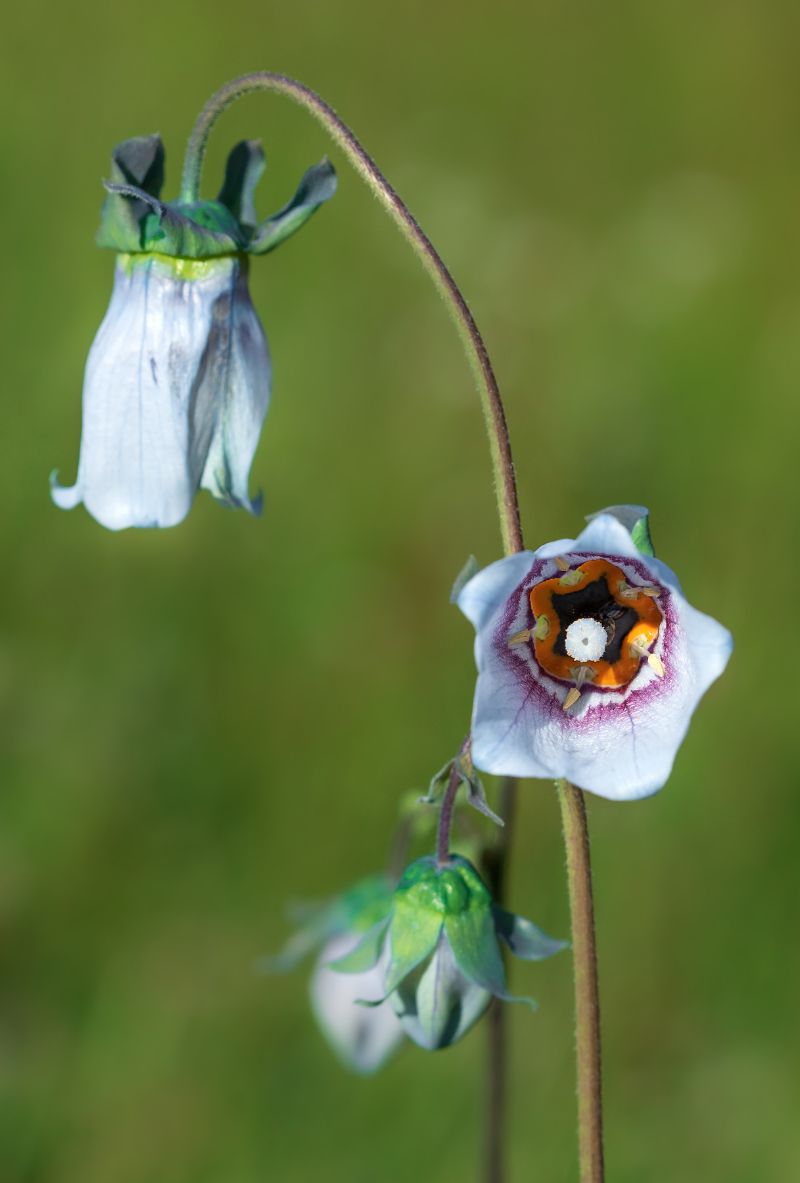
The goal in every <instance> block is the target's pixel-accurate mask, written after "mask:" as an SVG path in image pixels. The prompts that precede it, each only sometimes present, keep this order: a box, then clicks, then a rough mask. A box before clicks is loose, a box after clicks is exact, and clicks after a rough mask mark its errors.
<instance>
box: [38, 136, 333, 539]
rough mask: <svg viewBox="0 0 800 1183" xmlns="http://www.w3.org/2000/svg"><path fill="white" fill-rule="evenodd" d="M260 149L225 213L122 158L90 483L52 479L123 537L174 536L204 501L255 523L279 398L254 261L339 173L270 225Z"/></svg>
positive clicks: (92, 417) (111, 222)
mask: <svg viewBox="0 0 800 1183" xmlns="http://www.w3.org/2000/svg"><path fill="white" fill-rule="evenodd" d="M264 167H265V162H264V154H263V152H262V150H261V145H260V142H259V141H257V140H243V141H242V142H241V143H239V144H237V145H236V146H235V147H234V149H233V150H232V151H231V153H230V155H229V157H228V163H227V166H226V170H225V181H224V184H223V186H222V189H221V191H220V193H219V196H218V198H217V199H216V200H215V201H199V200H198V201H189V200H183V199H182V198H179V199H177V200H175V201H171V202H163V201H161V200H160V197H159V194H160V191H161V186H162V184H163V180H164V148H163V145H162V143H161V140H160V138H159V136H157V135H155V136H136V137H134V138H133V139H130V140H125V141H124V142H123V143H122V144H118V145H117V147H116V148H115V149H114V152H113V154H112V160H111V181H107V182H104V184H105V187H106V189H107V191H108V196H107V197H106V199H105V203H104V205H103V213H102V223H101V227H100V230H99V232H98V235H97V243H98V245H99V246H103V247H111V248H112V249H114V250H116V251H117V252H118V255H117V263H116V268H115V271H114V289H113V292H112V296H111V303H110V305H109V308H108V312H107V313H106V315H105V319H104V320H103V323H102V324H101V326H100V329H99V331H98V333H97V336H96V337H95V339H94V343H93V345H92V347H91V350H90V352H89V357H88V360H87V363H86V372H85V376H84V384H83V429H82V434H81V449H80V460H79V463H78V476H77V480H76V482H75V484H74V485H73V486H72V487H71V488H65V487H64V486H63V485H60V484H59V483H58V481H57V479H56V473H53V475H52V476H51V478H50V484H51V489H52V496H53V500H54V501H55V503H56V505H58V506H60V507H61V508H62V509H72V508H74V507H75V506H76V505H77V504H78V503H79V502H81V501H82V502H83V503H84V505H85V506H86V508H87V510H88V511H89V513H90V514H91V515H92V516H93V517H94V518H96V519H97V521H98V522H100V523H101V524H102V525H103V526H107V527H108V528H109V529H110V530H123V529H125V528H126V527H128V526H174V525H176V524H177V523H178V522H180V521H182V520H183V518H185V517H186V514H187V513H188V512H189V508H190V506H191V504H192V499H193V498H194V495H195V493H196V492H197V490H198V488H201V487H202V488H204V489H208V490H209V492H211V493H212V494H213V495H214V497H215V498H216V499H217V500H218V501H221V502H222V503H223V504H225V505H228V506H231V507H233V508H236V507H242V508H244V509H248V510H249V511H250V512H251V513H255V514H257V513H259V512H260V510H261V498H260V496H259V497H257V498H255V499H252V500H251V498H250V495H249V492H248V477H249V473H250V465H251V463H252V461H253V456H254V455H255V450H256V447H257V445H258V440H259V435H260V433H261V427H262V424H263V422H264V416H265V414H266V411H267V405H268V403H269V398H270V383H271V367H270V357H269V350H268V348H267V340H266V337H265V336H264V330H263V329H262V327H261V322H260V321H259V319H258V315H257V313H256V311H255V309H254V307H253V304H252V302H251V300H250V293H249V290H248V286H247V275H248V267H249V258H250V256H251V255H263V254H268V253H269V252H270V251H272V250H274V249H275V247H277V246H279V245H280V244H281V243H282V242H285V241H286V239H287V238H288V237H290V235H292V234H294V233H295V231H297V230H298V229H299V228H300V227H301V226H303V225H304V224H305V223H306V222H307V221H308V219H309V218H310V217H311V216H312V215H313V213H314V212H315V210H317V209H318V208H319V206H320V205H321V204H322V203H323V202H325V201H327V200H328V199H329V198H330V197H332V196H333V194H334V192H335V191H336V173H335V171H334V168H333V166H332V164H331V163H330V161H329V160H327V159H324V160H322V161H321V162H320V163H319V164H316V165H314V166H312V167H311V168H310V169H307V170H306V172H305V174H304V176H303V177H302V179H301V181H300V185H299V187H298V189H297V192H296V193H295V195H294V197H293V198H292V199H291V201H289V202H288V203H287V204H286V205H284V206H283V207H282V208H281V209H280V210H278V212H277V213H275V214H272V215H271V217H269V218H267V219H266V220H265V221H264V222H262V223H261V224H259V222H258V218H257V216H256V211H255V204H254V192H255V187H256V185H257V183H258V180H259V178H260V176H261V174H262V173H263V171H264Z"/></svg>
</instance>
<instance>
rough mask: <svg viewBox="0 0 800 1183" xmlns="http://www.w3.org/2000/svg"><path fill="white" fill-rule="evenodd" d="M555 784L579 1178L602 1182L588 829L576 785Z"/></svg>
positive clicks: (583, 1182)
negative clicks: (567, 920) (566, 914)
mask: <svg viewBox="0 0 800 1183" xmlns="http://www.w3.org/2000/svg"><path fill="white" fill-rule="evenodd" d="M556 788H557V790H558V799H559V802H560V804H561V819H562V824H563V826H564V843H565V845H566V849H567V876H568V880H569V906H570V913H571V915H572V955H573V962H574V968H575V1043H576V1051H577V1059H578V1143H579V1151H580V1177H581V1183H603V1105H602V1094H601V1065H600V996H599V993H598V988H597V949H596V944H595V932H594V905H593V901H592V868H591V862H590V857H589V830H588V828H587V825H586V805H585V802H584V799H583V793H582V792H581V790H580V789H579V788H576V786H575V785H572V784H570V783H569V781H568V780H559V781H556Z"/></svg>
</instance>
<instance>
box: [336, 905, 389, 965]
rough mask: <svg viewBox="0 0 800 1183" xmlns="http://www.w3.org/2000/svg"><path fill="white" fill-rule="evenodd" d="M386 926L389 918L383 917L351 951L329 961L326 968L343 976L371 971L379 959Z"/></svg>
mask: <svg viewBox="0 0 800 1183" xmlns="http://www.w3.org/2000/svg"><path fill="white" fill-rule="evenodd" d="M388 926H389V917H388V916H385V917H384V918H383V920H379V921H378V923H377V924H373V926H372V928H371V929H370V930H369V932H367V933H365V934H364V936H363V937H362V938H361V940H360V941H359V942H358V944H357V945H356V947H355V949H352V950H351V951H350V952H349V953H347V954H345V956H344V957H340V958H339V959H338V960H337V961H329V962H328V968H329V969H335V970H336V971H337V972H338V973H343V974H362V973H366V971H367V970H368V969H372V967H373V966H374V965H377V963H378V960H379V959H380V955H381V950H382V949H383V941H384V937H385V936H386V929H387V928H388Z"/></svg>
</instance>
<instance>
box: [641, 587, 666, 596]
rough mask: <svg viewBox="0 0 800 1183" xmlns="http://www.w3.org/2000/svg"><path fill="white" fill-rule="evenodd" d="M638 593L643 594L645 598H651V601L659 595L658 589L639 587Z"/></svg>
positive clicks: (659, 590) (659, 589)
mask: <svg viewBox="0 0 800 1183" xmlns="http://www.w3.org/2000/svg"><path fill="white" fill-rule="evenodd" d="M639 591H641V592H644V594H645V595H646V596H652V597H653V599H655V597H656V596H660V595H661V588H660V587H641V588H639Z"/></svg>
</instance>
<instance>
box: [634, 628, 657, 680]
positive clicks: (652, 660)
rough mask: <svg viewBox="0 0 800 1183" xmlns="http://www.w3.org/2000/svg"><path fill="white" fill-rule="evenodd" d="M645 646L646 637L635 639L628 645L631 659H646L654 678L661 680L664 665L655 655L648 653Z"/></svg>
mask: <svg viewBox="0 0 800 1183" xmlns="http://www.w3.org/2000/svg"><path fill="white" fill-rule="evenodd" d="M647 644H648V642H647V637H641V636H640V637H636V639H635V640H633V641H632V642H631V645H630V651H631V657H645V658H647V664H648V665H649V666H650V668H651V670H653V672H654V673H655V675H656V677H658V678H663V677H664V663H663V661H662V660H661V658H660V657H657V656H656V654H655V653H651V652H650V650H649V649H648V648H647Z"/></svg>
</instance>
